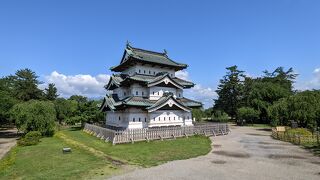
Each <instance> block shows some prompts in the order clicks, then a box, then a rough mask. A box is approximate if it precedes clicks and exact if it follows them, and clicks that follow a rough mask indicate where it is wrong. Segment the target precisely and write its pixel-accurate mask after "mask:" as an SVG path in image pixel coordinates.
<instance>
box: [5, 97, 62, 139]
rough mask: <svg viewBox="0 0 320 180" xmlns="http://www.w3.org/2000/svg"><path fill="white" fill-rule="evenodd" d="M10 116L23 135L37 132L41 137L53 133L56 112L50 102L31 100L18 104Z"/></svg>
mask: <svg viewBox="0 0 320 180" xmlns="http://www.w3.org/2000/svg"><path fill="white" fill-rule="evenodd" d="M10 115H11V116H10V117H11V119H13V120H14V121H15V124H16V126H17V128H18V129H19V130H21V131H23V132H24V133H28V132H29V131H39V132H40V133H41V135H43V136H51V135H53V133H54V126H55V123H54V122H55V119H56V111H55V109H54V104H53V103H52V102H49V101H37V100H31V101H28V102H23V103H19V104H16V105H14V106H13V107H12V109H11V110H10Z"/></svg>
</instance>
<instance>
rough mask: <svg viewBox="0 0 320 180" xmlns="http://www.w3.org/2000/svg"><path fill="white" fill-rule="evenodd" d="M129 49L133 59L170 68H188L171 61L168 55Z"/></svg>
mask: <svg viewBox="0 0 320 180" xmlns="http://www.w3.org/2000/svg"><path fill="white" fill-rule="evenodd" d="M128 48H129V49H130V50H131V51H132V55H133V57H135V58H137V59H139V60H143V61H147V62H152V63H157V64H164V65H170V66H179V67H187V65H186V64H181V63H177V62H175V61H173V60H171V59H170V58H169V57H168V56H167V54H166V53H159V52H154V51H149V50H144V49H139V48H134V47H130V46H129V47H128Z"/></svg>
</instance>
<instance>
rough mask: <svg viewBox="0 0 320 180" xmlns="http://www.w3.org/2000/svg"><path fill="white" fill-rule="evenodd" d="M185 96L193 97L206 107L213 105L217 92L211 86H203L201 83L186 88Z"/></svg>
mask: <svg viewBox="0 0 320 180" xmlns="http://www.w3.org/2000/svg"><path fill="white" fill-rule="evenodd" d="M184 94H185V95H184V96H185V97H187V98H191V99H194V100H197V101H200V102H202V103H203V106H204V108H209V107H212V106H213V99H215V98H217V93H216V92H215V91H214V90H213V89H212V88H210V87H202V86H201V85H200V84H197V85H195V86H194V87H193V88H191V89H187V90H185V93H184Z"/></svg>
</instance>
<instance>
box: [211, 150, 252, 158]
mask: <svg viewBox="0 0 320 180" xmlns="http://www.w3.org/2000/svg"><path fill="white" fill-rule="evenodd" d="M212 153H213V154H218V155H222V156H228V157H235V158H249V157H250V154H248V153H240V152H232V151H213V152H212Z"/></svg>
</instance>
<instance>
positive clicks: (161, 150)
mask: <svg viewBox="0 0 320 180" xmlns="http://www.w3.org/2000/svg"><path fill="white" fill-rule="evenodd" d="M63 133H64V134H66V135H67V136H68V137H69V138H71V139H73V140H76V141H78V142H81V143H83V144H86V145H87V146H90V147H94V148H96V149H97V150H99V151H102V152H104V153H105V154H107V155H110V156H112V157H115V158H117V159H122V160H125V161H127V162H129V163H130V164H137V165H140V166H143V167H149V166H155V165H159V164H162V163H165V162H167V161H173V160H179V159H188V158H192V157H196V156H200V155H205V154H207V153H209V152H210V150H211V145H210V144H211V141H210V139H209V138H208V137H204V136H193V137H189V138H177V139H176V140H164V141H150V142H145V141H144V142H136V143H134V144H117V145H114V146H113V145H112V144H111V143H106V142H104V141H102V140H98V139H97V138H96V137H94V136H90V135H88V134H87V133H85V132H83V131H72V130H66V131H63Z"/></svg>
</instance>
